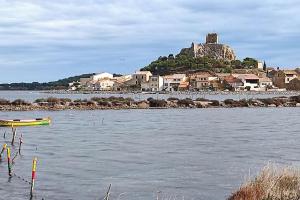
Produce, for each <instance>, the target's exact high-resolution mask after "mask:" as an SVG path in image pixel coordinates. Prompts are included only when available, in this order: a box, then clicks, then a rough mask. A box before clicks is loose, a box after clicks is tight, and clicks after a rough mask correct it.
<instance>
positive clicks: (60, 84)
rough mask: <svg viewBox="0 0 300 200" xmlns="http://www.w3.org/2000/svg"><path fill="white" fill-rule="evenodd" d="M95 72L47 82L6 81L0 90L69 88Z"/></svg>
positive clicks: (0, 86)
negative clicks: (69, 85) (71, 83)
mask: <svg viewBox="0 0 300 200" xmlns="http://www.w3.org/2000/svg"><path fill="white" fill-rule="evenodd" d="M93 74H94V73H90V74H82V75H78V76H72V77H68V78H64V79H60V80H57V81H52V82H47V83H39V82H32V83H10V84H8V83H5V84H0V90H58V89H67V88H68V83H70V82H73V81H79V79H80V78H88V77H90V76H92V75H93Z"/></svg>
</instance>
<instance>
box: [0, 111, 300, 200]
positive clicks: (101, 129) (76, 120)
mask: <svg viewBox="0 0 300 200" xmlns="http://www.w3.org/2000/svg"><path fill="white" fill-rule="evenodd" d="M41 116H51V117H52V118H53V123H52V125H51V126H42V127H23V128H19V129H18V135H20V133H22V134H23V137H24V138H23V140H24V144H23V147H22V149H23V150H22V157H19V158H17V159H16V164H15V167H14V172H15V173H16V174H18V175H19V176H22V177H24V178H26V179H30V176H31V163H32V158H33V157H34V156H37V157H38V166H37V181H36V190H35V192H36V196H35V198H34V199H42V198H45V199H46V200H47V199H51V200H65V199H74V200H77V199H78V200H81V199H95V200H96V199H103V197H104V195H105V192H106V190H107V188H108V186H109V184H110V183H111V184H112V189H111V194H112V196H111V197H112V199H123V200H133V199H134V200H135V199H141V200H155V199H156V195H157V194H159V195H160V196H162V197H168V198H169V197H175V196H176V199H179V200H181V199H183V197H184V199H185V200H192V199H195V200H196V199H197V200H199V199H200V200H202V199H203V200H207V199H209V200H220V199H226V197H228V196H229V195H230V194H231V192H233V191H234V190H235V189H237V188H238V187H239V186H240V185H241V184H242V183H243V182H244V180H245V179H247V177H248V176H249V173H250V176H253V175H255V174H256V173H257V172H258V171H259V169H260V168H261V167H263V166H264V165H266V164H267V163H268V162H269V161H271V162H276V163H279V164H293V165H296V166H297V165H300V157H299V152H300V145H299V143H300V142H299V141H300V134H299V128H300V125H299V109H298V108H236V109H170V110H96V111H59V112H44V111H35V112H0V118H32V117H41ZM4 131H7V132H9V133H10V129H8V128H1V129H0V142H1V144H3V143H4V142H9V140H10V139H11V134H8V133H7V134H6V136H7V137H6V139H4V138H3V136H2V133H4ZM13 152H15V150H13ZM29 189H30V187H29V185H28V184H25V183H24V182H23V181H22V180H20V179H18V178H16V177H13V178H12V179H10V180H9V179H8V175H7V165H6V163H5V162H2V163H0V197H1V199H13V200H23V199H29ZM158 191H160V192H158ZM173 199H174V198H173Z"/></svg>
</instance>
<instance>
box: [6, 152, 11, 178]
mask: <svg viewBox="0 0 300 200" xmlns="http://www.w3.org/2000/svg"><path fill="white" fill-rule="evenodd" d="M6 152H7V168H8V176H10V177H11V165H10V148H9V147H7V149H6Z"/></svg>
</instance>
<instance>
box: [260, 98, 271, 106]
mask: <svg viewBox="0 0 300 200" xmlns="http://www.w3.org/2000/svg"><path fill="white" fill-rule="evenodd" d="M258 100H259V101H261V102H263V103H264V104H265V105H271V104H275V101H274V99H271V98H267V99H258Z"/></svg>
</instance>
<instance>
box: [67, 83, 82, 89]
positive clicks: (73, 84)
mask: <svg viewBox="0 0 300 200" xmlns="http://www.w3.org/2000/svg"><path fill="white" fill-rule="evenodd" d="M68 85H69V87H68V90H72V91H74V90H78V89H79V88H80V87H81V85H80V82H79V81H73V82H72V83H69V84H68Z"/></svg>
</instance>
